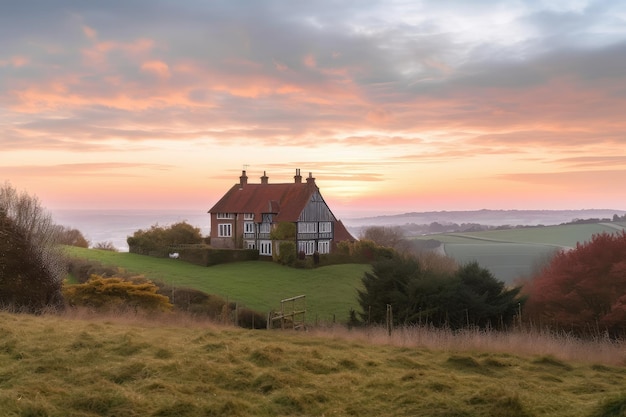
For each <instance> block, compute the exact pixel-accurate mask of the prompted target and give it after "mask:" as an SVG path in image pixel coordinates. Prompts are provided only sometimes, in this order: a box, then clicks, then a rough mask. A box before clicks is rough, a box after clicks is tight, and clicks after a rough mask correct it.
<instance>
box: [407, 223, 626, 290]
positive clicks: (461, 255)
mask: <svg viewBox="0 0 626 417" xmlns="http://www.w3.org/2000/svg"><path fill="white" fill-rule="evenodd" d="M624 228H625V225H624V224H623V223H597V224H570V225H560V226H542V227H527V228H516V229H505V230H488V231H483V232H468V233H445V234H435V235H426V236H418V237H414V238H415V239H436V240H438V241H440V242H442V243H443V247H442V248H441V249H442V250H443V252H445V254H446V255H448V256H450V257H452V258H454V259H455V260H456V261H457V262H459V263H460V264H465V263H468V262H472V261H477V262H478V263H479V264H480V265H481V266H483V267H485V268H487V269H489V270H490V271H491V272H492V273H493V274H494V275H495V276H496V278H498V279H500V280H502V281H504V282H506V283H508V284H512V283H514V282H515V281H516V280H517V279H518V278H524V277H529V276H530V275H532V273H533V272H534V271H536V270H537V268H538V267H539V266H541V265H542V264H544V263H545V262H546V260H548V259H549V258H550V257H551V256H552V254H554V252H555V251H556V250H558V249H569V248H573V247H575V246H576V243H577V242H586V241H588V240H590V239H591V237H592V236H593V235H594V234H598V233H603V232H607V233H615V232H619V231H621V230H624Z"/></svg>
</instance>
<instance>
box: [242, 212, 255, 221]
mask: <svg viewBox="0 0 626 417" xmlns="http://www.w3.org/2000/svg"><path fill="white" fill-rule="evenodd" d="M243 219H244V220H254V213H244V214H243Z"/></svg>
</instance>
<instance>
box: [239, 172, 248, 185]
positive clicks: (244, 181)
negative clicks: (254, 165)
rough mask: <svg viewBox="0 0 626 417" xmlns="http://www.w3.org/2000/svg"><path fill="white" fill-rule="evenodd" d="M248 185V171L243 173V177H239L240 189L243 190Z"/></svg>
mask: <svg viewBox="0 0 626 417" xmlns="http://www.w3.org/2000/svg"><path fill="white" fill-rule="evenodd" d="M247 183H248V176H247V175H246V171H245V170H243V171H241V177H239V188H243V187H244V186H245V185H246V184H247Z"/></svg>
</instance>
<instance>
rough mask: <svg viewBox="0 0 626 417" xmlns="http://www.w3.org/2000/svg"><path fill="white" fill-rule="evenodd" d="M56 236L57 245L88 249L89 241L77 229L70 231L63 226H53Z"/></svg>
mask: <svg viewBox="0 0 626 417" xmlns="http://www.w3.org/2000/svg"><path fill="white" fill-rule="evenodd" d="M55 227H56V233H57V235H58V243H59V244H60V245H67V246H76V247H79V248H88V247H89V241H88V240H87V239H85V236H83V234H82V233H81V231H80V230H78V229H72V228H69V227H65V226H55Z"/></svg>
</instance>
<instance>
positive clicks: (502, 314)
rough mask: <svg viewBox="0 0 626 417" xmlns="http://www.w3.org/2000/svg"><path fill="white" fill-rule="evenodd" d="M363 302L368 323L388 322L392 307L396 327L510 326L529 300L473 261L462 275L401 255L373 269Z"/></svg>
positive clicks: (366, 280) (366, 278)
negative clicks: (422, 264) (417, 325)
mask: <svg viewBox="0 0 626 417" xmlns="http://www.w3.org/2000/svg"><path fill="white" fill-rule="evenodd" d="M362 283H363V288H364V289H363V290H358V291H357V294H358V300H359V304H360V305H361V308H362V310H363V312H362V313H360V316H361V319H362V320H363V321H370V322H374V323H384V322H385V320H386V315H387V305H391V307H392V310H393V320H394V324H396V325H414V324H430V325H434V326H437V327H443V326H446V327H450V328H454V329H457V328H463V327H467V326H477V327H480V328H486V327H490V328H504V327H505V326H507V325H508V324H510V323H511V322H512V320H513V318H514V316H515V314H516V312H517V308H518V306H519V304H520V303H522V302H523V299H521V298H519V297H518V293H519V288H514V289H507V288H505V287H504V283H502V282H501V281H498V280H497V279H495V278H494V277H493V275H492V274H491V273H490V272H489V271H488V270H486V269H484V268H481V267H480V266H479V265H478V264H477V263H475V262H474V263H470V264H468V265H465V266H463V267H461V268H459V269H458V270H457V271H456V272H453V273H450V272H443V271H435V270H428V269H425V268H423V267H422V266H421V264H420V263H419V261H418V260H417V259H415V258H414V257H407V256H396V257H394V258H392V259H384V260H381V261H378V262H375V263H374V264H373V265H372V272H371V273H370V272H366V273H365V275H364V277H363V279H362Z"/></svg>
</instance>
